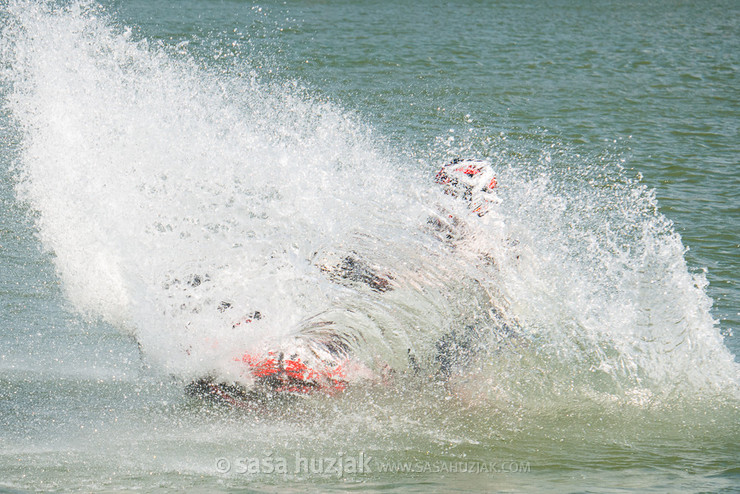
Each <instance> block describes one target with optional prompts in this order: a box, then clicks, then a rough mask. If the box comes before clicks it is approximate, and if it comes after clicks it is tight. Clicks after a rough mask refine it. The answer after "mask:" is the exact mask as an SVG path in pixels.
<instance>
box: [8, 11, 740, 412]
mask: <svg viewBox="0 0 740 494" xmlns="http://www.w3.org/2000/svg"><path fill="white" fill-rule="evenodd" d="M1 15H2V17H3V19H4V20H5V21H7V22H5V27H4V28H3V32H2V42H0V55H1V56H2V60H3V69H2V80H3V85H4V87H3V95H4V101H5V105H6V107H7V108H8V109H9V110H10V112H11V114H12V117H13V119H14V121H15V124H16V127H15V128H16V131H17V132H18V133H19V135H20V137H21V144H20V149H19V151H20V153H19V156H20V157H19V160H18V163H17V164H16V171H17V175H18V185H17V193H18V196H19V198H20V200H22V201H24V202H26V203H28V204H29V205H30V207H31V208H32V210H33V211H34V212H35V219H36V226H37V230H38V235H39V238H40V240H41V242H42V244H43V245H44V246H45V248H47V249H48V250H49V251H51V252H53V254H54V260H55V264H56V269H57V272H58V275H59V277H60V279H61V280H62V282H63V286H64V288H65V291H66V294H67V297H68V298H69V300H70V301H71V302H72V303H73V305H74V307H75V308H76V309H77V310H79V311H80V312H82V313H84V314H88V315H92V316H94V317H100V318H102V319H104V320H105V321H107V322H109V323H110V324H113V325H115V326H117V327H119V328H121V330H122V331H124V332H128V333H131V334H133V335H134V336H135V338H136V339H137V341H138V342H139V345H140V346H141V348H142V351H143V354H144V356H145V358H146V359H148V360H149V361H151V362H153V363H155V364H156V366H157V367H158V368H160V369H162V370H165V371H166V372H170V373H174V374H177V375H180V376H182V377H183V378H184V379H189V378H193V377H197V376H200V375H203V374H204V373H214V372H215V373H218V374H220V375H222V376H225V377H232V378H233V377H234V376H238V375H240V373H242V371H243V369H241V368H240V367H239V362H238V361H237V360H236V359H235V358H234V357H235V356H239V355H241V354H242V353H243V352H245V351H264V350H266V349H270V348H273V347H275V346H279V345H281V344H283V342H285V341H286V339H288V340H289V339H290V338H295V337H296V335H300V334H304V335H305V334H306V332H307V331H308V332H310V331H315V330H316V328H321V331H324V332H330V333H331V334H333V335H338V338H339V339H340V340H341V341H343V342H345V343H346V344H347V345H348V346H349V347H351V349H352V352H353V354H355V355H357V358H358V359H360V360H361V361H362V362H363V363H364V364H365V365H367V366H368V367H369V368H371V369H373V370H375V371H379V370H380V369H381V368H384V367H386V366H390V367H391V368H393V369H395V370H396V371H397V372H399V373H405V372H409V369H410V368H412V367H414V366H416V365H418V366H420V367H421V368H422V369H423V372H422V374H423V375H428V374H429V373H430V372H435V371H434V369H435V368H437V367H439V366H440V347H444V345H445V343H444V342H445V341H447V340H445V338H450V335H468V336H464V337H463V339H464V340H466V341H467V340H470V341H473V342H474V346H475V352H473V353H474V357H470V358H468V357H466V358H465V360H466V361H465V365H464V369H463V370H462V371H461V372H460V374H459V375H458V376H457V377H456V378H455V379H454V381H455V385H456V386H458V387H459V388H460V389H465V390H466V391H465V392H466V393H470V394H475V395H477V396H483V397H484V398H485V399H489V400H501V399H503V400H514V401H521V400H525V401H526V400H534V399H542V398H543V397H545V398H547V399H550V398H552V399H559V397H561V396H562V395H564V394H565V395H569V396H572V395H574V394H575V395H578V396H590V397H594V398H595V399H599V400H602V399H603V400H607V401H608V400H610V399H612V398H613V397H615V396H617V397H626V398H627V399H628V400H631V401H633V402H636V403H638V404H639V403H646V402H652V400H654V399H655V397H660V396H675V395H677V394H678V395H680V396H683V395H684V394H685V393H688V394H692V395H693V394H696V393H697V392H706V393H720V394H721V395H725V396H727V395H728V394H729V396H732V397H734V398H736V397H737V396H740V393H739V390H740V374H739V367H738V365H737V364H736V363H735V362H734V361H733V357H732V355H731V354H730V352H729V351H728V350H727V348H726V347H725V346H724V343H723V341H722V337H721V335H720V332H719V329H718V325H717V322H716V321H714V320H713V318H712V316H711V305H712V301H711V299H710V298H709V297H708V296H707V295H706V284H707V282H706V278H705V276H704V274H703V273H702V272H701V271H694V270H690V269H689V267H688V266H687V264H686V261H685V258H684V253H685V247H684V246H683V244H682V242H681V238H680V236H679V235H678V234H677V233H676V232H675V231H674V229H673V226H672V224H671V223H670V221H669V220H667V219H666V218H665V217H664V216H663V215H662V214H661V213H660V212H659V210H658V207H657V202H656V199H655V195H654V192H653V191H651V190H649V189H648V188H646V187H645V186H644V185H641V184H640V182H639V180H638V179H630V178H627V177H626V174H625V173H624V171H623V170H621V169H620V168H619V166H618V164H616V163H606V164H604V163H600V162H596V163H583V162H577V161H575V158H574V157H573V156H570V155H567V154H566V155H565V156H561V157H559V158H558V159H556V160H555V161H553V159H552V158H553V157H552V156H551V155H550V154H549V151H548V150H547V149H543V152H542V158H541V160H539V161H537V162H535V163H521V162H519V161H517V160H516V159H513V158H511V157H510V156H511V155H510V154H507V153H505V152H501V151H502V150H501V149H498V148H495V147H493V146H492V145H490V144H486V142H487V141H484V142H482V143H480V145H479V146H478V148H479V149H480V151H478V152H477V153H475V156H470V157H475V158H487V159H489V160H491V161H492V162H493V165H494V168H495V170H496V175H497V180H498V183H499V188H498V190H499V196H500V199H501V202H500V203H499V204H497V205H495V206H494V207H492V208H491V210H490V211H489V213H488V214H486V215H485V216H478V215H476V214H473V213H472V212H471V211H469V210H468V208H467V207H466V205H465V204H464V202H463V201H460V200H459V199H456V198H454V197H451V196H450V195H445V194H444V192H443V191H442V190H441V189H440V188H439V186H438V185H437V184H435V183H434V181H433V173H429V172H430V170H432V169H435V168H437V167H439V166H440V165H442V164H443V163H444V162H445V161H446V160H447V159H448V157H447V155H448V154H450V153H451V151H450V150H445V151H444V152H440V153H438V156H435V157H434V158H433V159H432V160H430V162H428V163H425V164H423V166H420V165H419V164H418V162H417V161H416V160H415V159H414V158H413V157H412V156H413V154H412V152H411V151H409V150H404V149H394V148H393V146H392V145H390V144H389V143H388V142H385V141H384V140H383V136H381V135H376V133H375V132H374V131H373V128H372V126H371V125H370V124H368V123H366V122H364V121H363V120H362V117H361V116H360V115H357V114H354V113H351V112H348V111H346V110H344V109H342V108H341V107H340V106H338V105H337V104H333V103H329V102H326V101H322V100H320V99H319V98H317V97H315V96H312V94H311V93H310V91H308V90H306V89H305V88H302V87H301V86H300V84H298V83H296V82H295V81H288V82H284V83H275V82H273V83H268V82H264V81H263V80H261V79H260V76H259V73H258V72H257V71H256V70H253V69H251V68H250V67H249V60H246V59H244V58H242V59H239V60H238V61H237V62H235V63H236V64H237V65H238V67H237V66H235V67H234V68H232V69H231V70H223V68H222V67H214V66H213V65H209V64H208V62H207V61H205V60H202V59H200V58H198V57H197V56H195V55H188V54H187V53H185V54H178V53H177V50H173V49H171V48H170V47H167V46H166V45H164V44H156V43H152V42H149V41H147V40H146V39H137V37H136V36H134V35H133V34H132V30H131V29H129V28H126V27H123V26H120V25H119V24H118V23H117V22H116V21H115V19H114V18H113V16H111V15H110V14H108V13H106V12H105V11H104V10H103V9H102V8H100V7H99V6H97V5H95V4H93V3H89V2H72V3H70V4H69V5H67V6H62V7H60V6H55V4H53V3H36V2H26V1H11V2H8V3H7V5H6V6H5V7H4V9H3V11H2V14H1ZM496 142H497V144H496V145H497V146H500V145H505V141H496ZM453 151H456V152H457V153H464V150H463V149H458V150H453ZM452 154H455V153H452ZM558 160H560V162H562V161H565V162H566V164H567V165H573V166H572V167H571V166H558ZM569 160H570V161H571V162H568V161H569ZM439 217H443V218H450V217H454V218H457V219H459V221H460V223H461V224H463V225H464V226H463V227H461V228H460V229H459V230H458V233H459V235H458V233H456V234H455V235H457V236H456V237H455V238H454V239H452V240H450V238H447V236H446V235H441V234H440V231H439V229H438V228H435V227H434V221H432V222H430V219H432V220H434V218H439ZM348 266H349V267H348ZM256 313H259V316H260V317H258V318H257V317H254V315H255V314H256ZM246 319H249V322H248V323H246V322H245V320H246ZM410 356H413V362H411V361H410ZM437 371H438V370H437Z"/></svg>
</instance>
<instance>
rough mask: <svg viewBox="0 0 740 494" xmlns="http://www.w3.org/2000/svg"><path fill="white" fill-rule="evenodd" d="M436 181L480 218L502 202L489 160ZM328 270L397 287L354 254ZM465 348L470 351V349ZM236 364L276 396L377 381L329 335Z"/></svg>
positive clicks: (346, 278)
mask: <svg viewBox="0 0 740 494" xmlns="http://www.w3.org/2000/svg"><path fill="white" fill-rule="evenodd" d="M435 182H436V183H438V184H440V185H442V186H443V189H444V192H445V194H448V195H450V196H452V197H456V198H460V199H463V200H464V201H466V202H467V206H468V208H469V209H470V210H471V211H473V212H474V213H476V214H477V215H478V216H484V215H485V214H486V213H487V212H488V211H489V209H490V206H491V204H497V203H499V202H500V200H499V199H498V197H497V196H496V194H495V192H494V189H495V188H496V186H497V182H496V178H495V176H494V174H493V168H492V166H491V163H490V162H488V161H484V160H477V159H460V158H455V159H453V160H452V161H451V162H449V163H447V164H445V165H444V166H443V167H442V168H441V169H440V170H439V171H438V172H437V174H436V176H435ZM448 216H449V218H447V219H446V223H448V225H446V226H444V227H443V228H444V229H445V230H447V229H451V228H454V227H455V226H456V225H457V224H458V223H459V222H460V220H459V219H457V218H455V217H454V216H452V215H448ZM435 222H437V223H439V225H437V226H438V227H442V224H441V222H439V220H435ZM450 238H451V237H450ZM322 271H325V272H326V273H327V274H328V275H329V277H330V278H331V279H332V280H334V281H336V282H338V283H342V282H354V283H363V284H366V285H367V286H368V287H370V289H372V290H373V291H376V292H381V293H382V292H385V291H388V290H392V289H393V287H392V285H391V281H392V278H391V277H389V276H387V275H385V276H384V275H381V274H378V273H376V272H375V271H374V270H372V269H371V268H370V266H368V265H367V264H365V263H364V262H363V261H362V260H360V259H358V258H355V257H352V256H348V257H347V258H345V259H343V260H342V261H341V262H340V263H338V264H337V265H336V266H329V267H322ZM260 318H261V314H260V313H259V312H256V313H255V314H254V315H252V316H249V317H247V318H245V319H244V320H243V321H241V322H237V323H235V324H234V327H236V326H238V325H239V324H241V323H250V322H252V320H253V319H254V320H257V319H260ZM453 336H454V335H453ZM299 338H300V337H299ZM304 340H305V341H304ZM451 341H452V340H451ZM455 341H457V340H455ZM458 346H460V345H459V344H458ZM468 346H469V345H468ZM437 347H438V348H437V349H438V352H439V355H438V358H437V360H438V361H439V363H440V366H441V373H442V374H443V375H446V374H445V373H449V372H450V369H451V362H452V361H453V359H454V358H455V355H453V354H452V353H451V352H452V349H453V345H452V344H451V343H450V342H448V341H447V340H445V339H444V338H443V339H442V340H440V342H438V344H437ZM454 348H457V346H455V347H454ZM465 349H466V351H468V350H469V349H468V348H467V346H465ZM453 353H454V352H453ZM301 355H303V358H302V357H301ZM236 360H238V361H240V362H241V363H243V364H244V365H245V367H246V368H247V369H248V371H249V373H250V374H251V376H252V378H253V379H254V384H255V386H256V389H259V390H261V391H263V392H271V393H284V392H287V393H290V394H310V393H314V392H322V393H325V394H330V395H331V394H335V393H338V392H341V391H343V390H344V389H345V388H346V387H347V375H348V374H352V375H353V376H354V375H355V374H359V375H361V376H364V377H370V378H372V377H374V376H372V372H371V371H370V370H369V369H367V368H366V367H365V366H363V365H362V364H361V363H360V362H357V361H355V360H353V359H352V358H351V352H350V347H349V345H347V343H346V342H344V341H343V340H341V339H340V338H339V337H331V336H328V337H327V335H326V334H324V335H323V337H319V338H305V339H297V340H296V342H295V345H294V348H291V349H290V351H283V352H281V351H277V352H268V353H267V354H261V355H252V354H250V353H245V354H244V355H242V356H241V357H239V358H237V359H236ZM409 362H410V364H411V365H412V367H416V365H415V361H414V360H413V356H412V355H411V354H409ZM348 371H349V372H348ZM385 371H387V369H384V373H385ZM383 377H387V376H383ZM188 389H189V391H190V392H191V393H193V394H197V395H200V396H204V397H208V398H214V399H217V400H220V401H225V402H228V403H230V404H236V405H238V404H240V403H243V402H244V400H247V401H248V398H249V396H250V391H247V390H246V389H244V388H241V387H239V386H237V385H233V384H226V383H218V382H217V381H215V380H213V379H211V378H204V379H201V380H199V381H195V382H193V383H191V385H190V386H189V388H188ZM252 394H253V393H252Z"/></svg>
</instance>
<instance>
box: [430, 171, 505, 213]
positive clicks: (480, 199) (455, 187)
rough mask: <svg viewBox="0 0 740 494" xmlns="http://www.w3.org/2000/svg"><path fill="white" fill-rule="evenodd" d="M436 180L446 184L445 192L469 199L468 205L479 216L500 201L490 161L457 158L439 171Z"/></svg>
mask: <svg viewBox="0 0 740 494" xmlns="http://www.w3.org/2000/svg"><path fill="white" fill-rule="evenodd" d="M434 180H435V182H437V183H438V184H442V185H444V190H445V194H449V195H451V196H453V197H461V198H463V199H465V200H466V201H468V207H469V208H470V209H471V210H472V211H474V212H475V213H477V214H478V216H483V215H484V214H486V213H487V212H488V208H489V207H490V205H491V204H492V203H494V204H498V203H499V202H500V199H499V198H498V197H497V196H496V194H495V192H494V191H493V189H495V188H496V185H497V183H496V177H495V176H494V174H493V167H492V166H491V163H490V162H489V161H486V160H473V159H466V160H464V159H460V158H455V159H454V160H452V161H451V162H449V163H447V164H446V165H444V166H443V167H442V169H441V170H439V171H438V172H437V176H436V177H435V179H434Z"/></svg>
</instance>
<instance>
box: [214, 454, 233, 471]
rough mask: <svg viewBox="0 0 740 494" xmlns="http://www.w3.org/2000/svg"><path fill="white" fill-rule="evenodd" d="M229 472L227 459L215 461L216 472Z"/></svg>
mask: <svg viewBox="0 0 740 494" xmlns="http://www.w3.org/2000/svg"><path fill="white" fill-rule="evenodd" d="M229 470H231V463H230V462H229V460H228V459H227V458H218V459H216V471H217V472H219V473H227V472H228V471H229Z"/></svg>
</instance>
